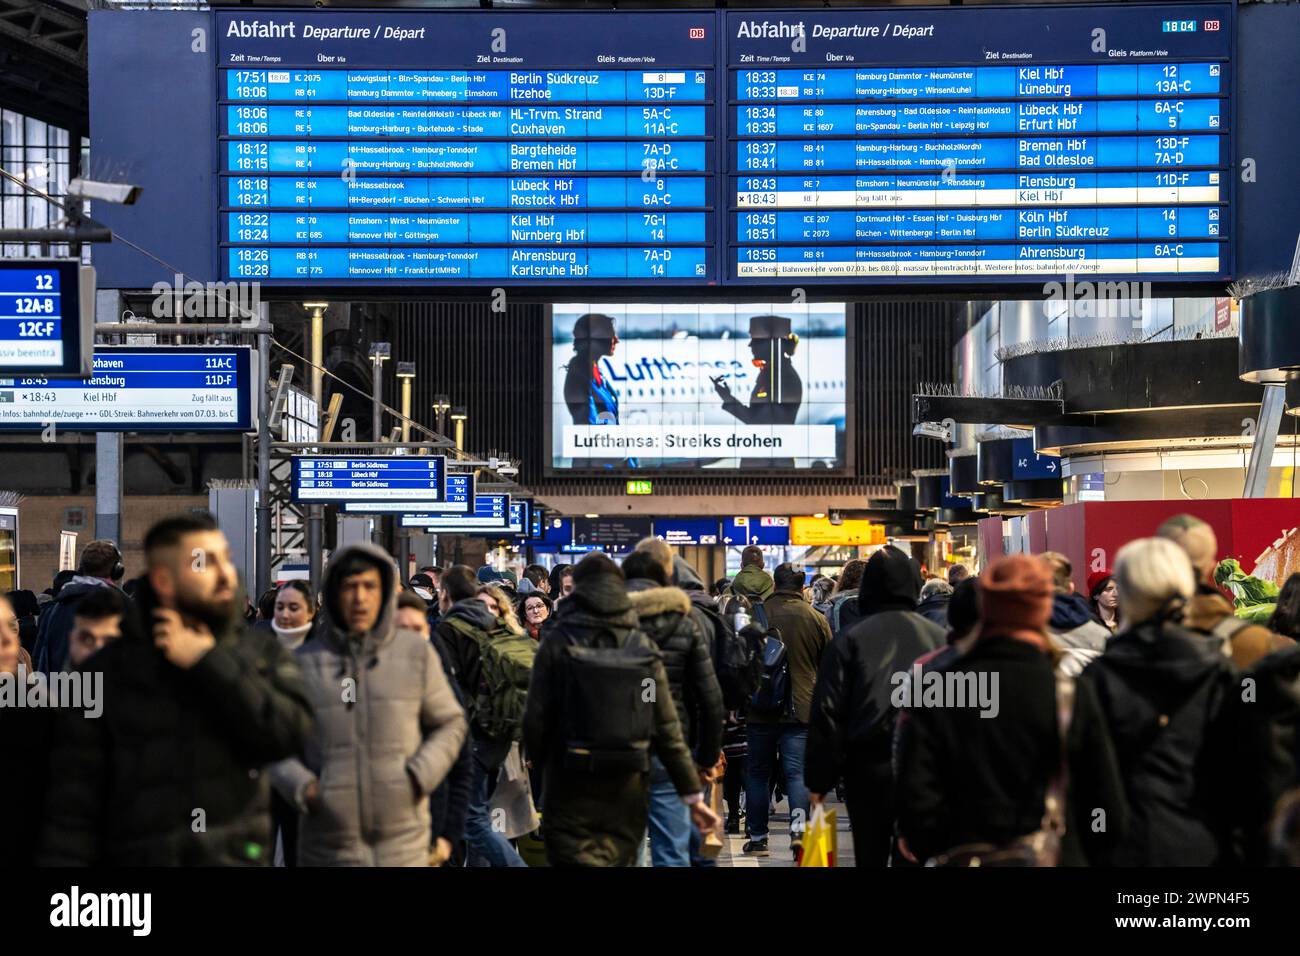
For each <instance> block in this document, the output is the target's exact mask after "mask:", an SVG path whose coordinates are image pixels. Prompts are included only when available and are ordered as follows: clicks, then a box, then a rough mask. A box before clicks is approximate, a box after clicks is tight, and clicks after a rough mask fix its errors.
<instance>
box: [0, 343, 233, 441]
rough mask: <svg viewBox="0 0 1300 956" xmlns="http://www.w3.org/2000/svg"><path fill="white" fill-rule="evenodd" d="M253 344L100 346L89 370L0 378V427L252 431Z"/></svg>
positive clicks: (71, 429)
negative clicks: (69, 375) (80, 373)
mask: <svg viewBox="0 0 1300 956" xmlns="http://www.w3.org/2000/svg"><path fill="white" fill-rule="evenodd" d="M251 351H252V350H251V349H249V348H246V347H240V348H205V347H189V348H187V347H183V346H166V347H161V348H130V347H126V348H111V347H100V348H99V349H97V350H96V352H95V358H94V373H93V374H92V375H91V376H90V377H89V378H71V379H70V378H48V377H44V376H37V375H28V376H22V377H17V378H0V430H5V431H11V430H24V429H41V428H44V427H46V426H48V425H51V424H53V425H54V426H55V427H56V428H61V429H64V430H66V431H236V432H240V431H249V430H251V428H252V420H251V414H250V408H251V405H252V389H253V385H252V382H253V375H252V355H251Z"/></svg>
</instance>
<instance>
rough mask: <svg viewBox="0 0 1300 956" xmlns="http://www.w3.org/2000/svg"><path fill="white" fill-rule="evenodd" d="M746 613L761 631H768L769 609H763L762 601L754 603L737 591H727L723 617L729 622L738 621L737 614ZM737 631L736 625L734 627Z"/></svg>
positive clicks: (723, 603) (723, 605)
mask: <svg viewBox="0 0 1300 956" xmlns="http://www.w3.org/2000/svg"><path fill="white" fill-rule="evenodd" d="M738 611H744V612H745V614H746V615H748V617H749V620H750V622H751V623H753V624H757V625H758V627H759V629H760V630H764V631H766V630H767V608H765V607H763V602H762V601H754V600H751V599H750V598H748V597H746V596H745V595H743V594H738V593H737V592H735V591H727V592H726V596H725V598H724V599H723V602H722V615H723V617H725V618H726V619H727V621H729V622H730V621H734V620H735V619H736V612H738ZM732 629H733V630H734V629H735V625H734V624H733V625H732Z"/></svg>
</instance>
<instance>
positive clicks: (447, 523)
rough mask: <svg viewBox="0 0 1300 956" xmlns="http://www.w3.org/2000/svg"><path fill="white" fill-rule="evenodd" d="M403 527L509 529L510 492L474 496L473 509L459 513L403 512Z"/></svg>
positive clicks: (454, 531) (446, 530) (449, 530)
mask: <svg viewBox="0 0 1300 956" xmlns="http://www.w3.org/2000/svg"><path fill="white" fill-rule="evenodd" d="M399 520H400V521H401V526H402V527H403V528H422V529H424V530H425V531H431V532H433V533H435V534H439V533H440V534H475V533H480V532H484V531H499V532H501V533H502V534H508V533H509V532H510V496H509V495H498V494H488V495H479V494H476V495H475V496H474V510H473V511H472V512H470V513H469V514H466V515H463V516H457V515H448V514H425V513H418V514H403V515H402V516H401V518H400V519H399Z"/></svg>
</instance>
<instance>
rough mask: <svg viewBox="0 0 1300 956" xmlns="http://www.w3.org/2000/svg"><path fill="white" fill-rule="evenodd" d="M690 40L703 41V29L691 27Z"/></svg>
mask: <svg viewBox="0 0 1300 956" xmlns="http://www.w3.org/2000/svg"><path fill="white" fill-rule="evenodd" d="M690 38H691V39H692V40H703V39H704V27H691V29H690Z"/></svg>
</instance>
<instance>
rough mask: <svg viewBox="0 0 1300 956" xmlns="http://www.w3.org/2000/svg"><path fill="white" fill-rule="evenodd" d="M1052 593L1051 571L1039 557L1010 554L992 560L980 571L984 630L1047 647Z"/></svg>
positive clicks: (988, 633)
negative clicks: (982, 571)
mask: <svg viewBox="0 0 1300 956" xmlns="http://www.w3.org/2000/svg"><path fill="white" fill-rule="evenodd" d="M1052 594H1053V589H1052V573H1051V571H1050V570H1049V569H1048V567H1047V564H1046V563H1045V562H1043V561H1041V560H1039V559H1038V558H1031V557H1029V556H1028V555H1025V554H1013V555H1010V556H1008V557H1005V558H1001V559H999V560H997V561H994V562H993V563H992V564H991V565H989V566H988V567H987V568H985V570H984V573H983V574H981V575H980V619H981V621H982V622H983V625H984V630H983V633H984V634H987V635H990V636H993V635H1002V636H1005V637H1014V638H1018V639H1019V640H1023V641H1029V642H1031V643H1033V644H1037V645H1038V646H1039V647H1041V648H1043V649H1044V650H1046V649H1047V637H1046V628H1047V622H1048V620H1049V619H1050V618H1051V616H1052Z"/></svg>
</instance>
